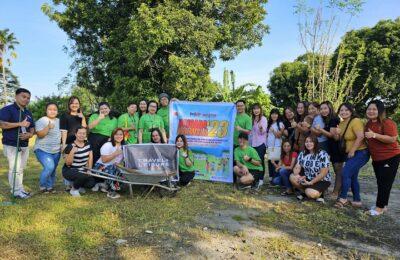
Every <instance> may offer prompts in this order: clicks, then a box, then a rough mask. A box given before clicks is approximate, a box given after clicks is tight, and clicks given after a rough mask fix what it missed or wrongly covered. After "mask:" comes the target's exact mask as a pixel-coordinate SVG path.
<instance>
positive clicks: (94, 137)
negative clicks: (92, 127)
mask: <svg viewBox="0 0 400 260" xmlns="http://www.w3.org/2000/svg"><path fill="white" fill-rule="evenodd" d="M108 139H110V137H108V136H105V135H101V134H95V133H90V134H89V138H88V141H89V143H90V147H91V148H92V151H93V165H94V164H95V163H96V162H97V160H98V159H99V158H100V149H101V147H102V146H103V144H105V143H106V142H107V141H108Z"/></svg>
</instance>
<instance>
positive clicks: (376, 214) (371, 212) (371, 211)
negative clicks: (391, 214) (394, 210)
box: [368, 209, 385, 217]
mask: <svg viewBox="0 0 400 260" xmlns="http://www.w3.org/2000/svg"><path fill="white" fill-rule="evenodd" d="M384 212H385V211H381V212H379V211H377V210H375V209H370V210H369V211H368V214H369V215H370V216H373V217H377V216H379V215H382V214H383V213H384Z"/></svg>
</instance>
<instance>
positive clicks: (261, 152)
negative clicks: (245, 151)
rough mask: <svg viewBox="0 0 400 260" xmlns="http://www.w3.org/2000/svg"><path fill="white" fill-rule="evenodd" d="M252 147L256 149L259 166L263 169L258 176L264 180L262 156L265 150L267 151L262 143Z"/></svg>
mask: <svg viewBox="0 0 400 260" xmlns="http://www.w3.org/2000/svg"><path fill="white" fill-rule="evenodd" d="M254 149H256V151H257V153H258V156H260V159H261V166H262V167H263V171H262V174H261V176H260V180H264V172H265V165H264V156H265V152H266V151H267V147H266V146H265V144H262V145H260V146H257V147H254Z"/></svg>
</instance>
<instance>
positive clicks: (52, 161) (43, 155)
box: [35, 149, 61, 189]
mask: <svg viewBox="0 0 400 260" xmlns="http://www.w3.org/2000/svg"><path fill="white" fill-rule="evenodd" d="M35 154H36V158H37V159H38V161H39V162H40V164H41V165H42V166H43V170H42V172H41V173H40V180H39V184H40V188H41V189H52V188H53V187H54V184H55V182H56V169H57V165H58V161H59V160H60V155H61V154H60V153H47V152H45V151H43V150H40V149H36V150H35Z"/></svg>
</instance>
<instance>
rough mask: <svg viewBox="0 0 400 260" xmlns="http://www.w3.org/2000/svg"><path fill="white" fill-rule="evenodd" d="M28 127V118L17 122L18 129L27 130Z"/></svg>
mask: <svg viewBox="0 0 400 260" xmlns="http://www.w3.org/2000/svg"><path fill="white" fill-rule="evenodd" d="M30 125H31V123H30V122H29V121H28V118H25V119H24V121H21V122H19V126H20V127H25V128H28V127H29V126H30Z"/></svg>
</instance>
